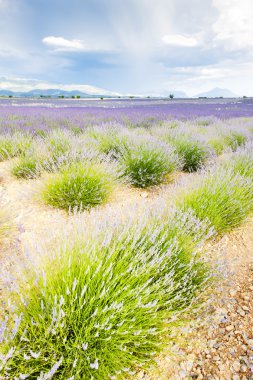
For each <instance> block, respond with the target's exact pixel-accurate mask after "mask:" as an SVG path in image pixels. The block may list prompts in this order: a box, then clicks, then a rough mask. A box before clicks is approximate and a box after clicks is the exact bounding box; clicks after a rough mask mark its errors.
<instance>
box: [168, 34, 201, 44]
mask: <svg viewBox="0 0 253 380" xmlns="http://www.w3.org/2000/svg"><path fill="white" fill-rule="evenodd" d="M162 41H163V42H164V43H165V44H166V45H171V46H183V47H194V46H197V45H198V41H197V39H196V38H195V37H192V36H185V35H182V34H166V35H165V36H163V38H162Z"/></svg>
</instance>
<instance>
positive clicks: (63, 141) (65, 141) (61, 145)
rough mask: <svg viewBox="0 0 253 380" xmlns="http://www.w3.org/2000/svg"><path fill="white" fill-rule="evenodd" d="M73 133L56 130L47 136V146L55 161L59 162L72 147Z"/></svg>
mask: <svg viewBox="0 0 253 380" xmlns="http://www.w3.org/2000/svg"><path fill="white" fill-rule="evenodd" d="M71 136H72V134H71V133H67V132H66V131H61V130H55V131H52V132H51V133H50V134H49V135H48V136H47V141H46V143H47V146H48V149H49V152H50V153H51V156H52V158H53V159H55V160H57V159H58V158H59V157H60V156H63V155H65V154H66V153H67V152H68V151H69V150H70V147H71V143H70V140H71Z"/></svg>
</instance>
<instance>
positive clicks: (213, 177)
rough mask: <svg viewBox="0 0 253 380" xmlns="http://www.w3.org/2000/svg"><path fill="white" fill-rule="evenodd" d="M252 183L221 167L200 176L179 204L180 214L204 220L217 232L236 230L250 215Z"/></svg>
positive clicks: (252, 205) (252, 196)
mask: <svg viewBox="0 0 253 380" xmlns="http://www.w3.org/2000/svg"><path fill="white" fill-rule="evenodd" d="M252 192H253V185H252V182H251V181H249V180H247V179H245V178H244V177H242V176H240V175H238V174H237V175H235V174H234V173H233V170H228V169H227V168H226V167H225V168H224V166H221V167H219V168H218V169H217V170H216V171H214V172H208V173H206V174H204V175H203V178H202V180H201V181H200V183H199V184H198V186H195V187H194V188H193V189H192V190H191V191H188V192H187V194H185V195H184V196H183V197H182V199H180V200H179V205H181V207H182V209H183V210H188V209H191V210H193V211H194V212H195V213H196V215H197V217H198V218H199V219H202V220H203V219H205V218H208V219H209V220H210V222H211V224H212V225H213V226H214V228H215V229H216V231H217V232H219V233H221V232H225V231H229V230H231V229H232V228H233V227H236V226H238V225H239V224H240V223H241V222H242V221H243V220H244V219H245V218H246V217H247V215H248V214H249V213H250V212H251V211H253V194H252Z"/></svg>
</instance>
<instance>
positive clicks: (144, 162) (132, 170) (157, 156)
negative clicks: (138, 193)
mask: <svg viewBox="0 0 253 380" xmlns="http://www.w3.org/2000/svg"><path fill="white" fill-rule="evenodd" d="M120 165H121V167H122V171H123V173H124V175H125V176H126V177H127V178H128V180H129V182H130V183H131V184H132V185H133V186H136V187H141V188H145V187H149V186H153V185H159V184H160V183H162V182H163V181H164V180H165V178H166V176H167V175H168V174H171V173H172V172H174V171H176V170H178V169H179V168H180V166H181V162H180V159H179V157H178V155H177V154H176V153H175V151H174V149H173V148H172V147H171V146H169V145H167V144H164V143H162V142H158V141H156V140H153V139H146V138H139V141H138V139H136V141H135V142H132V144H129V145H128V147H127V148H126V149H125V150H124V151H123V154H122V157H121V158H120Z"/></svg>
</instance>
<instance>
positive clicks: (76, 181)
mask: <svg viewBox="0 0 253 380" xmlns="http://www.w3.org/2000/svg"><path fill="white" fill-rule="evenodd" d="M113 183H114V180H113V177H112V176H111V175H110V173H109V172H108V170H105V168H104V166H103V165H102V164H94V163H82V162H81V163H76V164H73V165H69V166H66V167H64V168H63V169H61V170H60V172H59V173H56V174H54V175H53V176H51V177H49V178H48V180H47V181H46V182H45V184H44V188H43V191H42V198H43V199H44V201H45V202H46V203H47V204H49V205H51V206H54V207H58V208H62V209H66V210H68V209H70V210H74V209H76V210H82V209H89V208H91V207H94V206H96V205H99V204H102V203H104V202H106V200H107V199H108V197H109V195H110V194H111V192H112V189H113Z"/></svg>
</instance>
